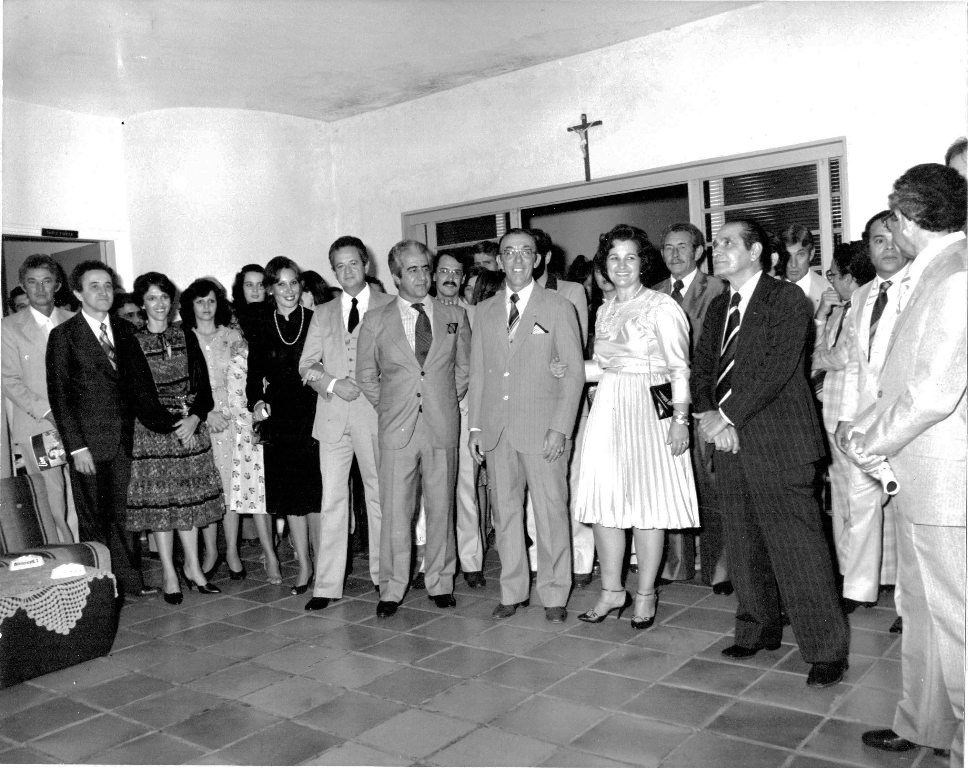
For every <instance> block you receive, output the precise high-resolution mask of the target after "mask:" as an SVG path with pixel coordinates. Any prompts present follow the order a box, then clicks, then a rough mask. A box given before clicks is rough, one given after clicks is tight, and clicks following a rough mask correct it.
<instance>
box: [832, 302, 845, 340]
mask: <svg viewBox="0 0 968 768" xmlns="http://www.w3.org/2000/svg"><path fill="white" fill-rule="evenodd" d="M848 309H850V300H849V299H848V300H847V303H846V304H844V311H843V312H841V314H840V322H839V323H838V324H837V333H836V334H835V335H834V343H833V344H832V345H831V348H833V347H836V346H837V342H838V341H840V333H841V331H843V330H844V320H845V319H846V318H847V310H848Z"/></svg>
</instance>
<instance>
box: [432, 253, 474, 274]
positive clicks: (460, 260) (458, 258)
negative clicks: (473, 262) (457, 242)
mask: <svg viewBox="0 0 968 768" xmlns="http://www.w3.org/2000/svg"><path fill="white" fill-rule="evenodd" d="M444 256H450V258H452V259H454V260H455V261H456V262H457V263H458V264H460V268H461V271H462V272H465V273H466V272H467V264H466V263H465V262H464V259H463V258H462V257H461V256H457V255H456V254H453V253H448V252H447V251H441V252H439V253H438V254H437V255H436V256H434V263H433V270H434V272H436V271H437V266H438V265H439V264H440V260H441V259H442V258H444Z"/></svg>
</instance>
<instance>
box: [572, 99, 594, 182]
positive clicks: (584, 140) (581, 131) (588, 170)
mask: <svg viewBox="0 0 968 768" xmlns="http://www.w3.org/2000/svg"><path fill="white" fill-rule="evenodd" d="M601 124H602V121H601V120H596V121H595V122H593V123H589V122H588V117H587V116H586V114H585V113H584V112H582V114H581V122H580V123H579V124H578V125H572V126H569V128H568V130H569V132H573V133H577V134H578V138H579V140H580V141H581V154H582V157H583V158H584V159H585V181H591V180H592V166H591V162H590V161H589V159H588V129H589V128H594V127H595V126H597V125H601Z"/></svg>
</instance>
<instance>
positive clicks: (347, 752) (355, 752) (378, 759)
mask: <svg viewBox="0 0 968 768" xmlns="http://www.w3.org/2000/svg"><path fill="white" fill-rule="evenodd" d="M409 762H410V761H409V760H408V759H407V758H401V757H400V756H399V755H388V754H387V753H386V752H381V751H380V750H378V749H373V748H372V747H367V746H365V745H363V744H354V743H353V742H351V741H347V742H344V743H343V744H340V745H339V746H337V747H331V748H330V749H327V750H326V751H325V752H323V753H322V754H321V755H318V756H317V757H314V758H311V759H309V760H306V761H304V762H303V763H301V764H302V765H353V766H358V765H387V766H395V765H407V764H408V763H409Z"/></svg>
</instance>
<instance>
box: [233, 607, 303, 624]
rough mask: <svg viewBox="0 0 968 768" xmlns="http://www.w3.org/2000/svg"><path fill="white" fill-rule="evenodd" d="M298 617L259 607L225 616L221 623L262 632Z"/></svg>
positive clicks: (286, 612)
mask: <svg viewBox="0 0 968 768" xmlns="http://www.w3.org/2000/svg"><path fill="white" fill-rule="evenodd" d="M299 615H300V614H298V613H296V612H295V611H287V610H284V609H282V608H277V607H275V606H273V605H260V606H259V607H257V608H253V609H251V610H249V611H243V612H242V613H233V614H232V615H231V616H226V617H225V618H224V619H222V621H223V622H224V623H226V624H232V625H235V626H237V627H245V628H246V629H262V630H264V629H266V628H267V627H272V626H275V625H276V624H280V623H282V622H284V621H288V620H289V619H295V618H296V617H297V616H299Z"/></svg>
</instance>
